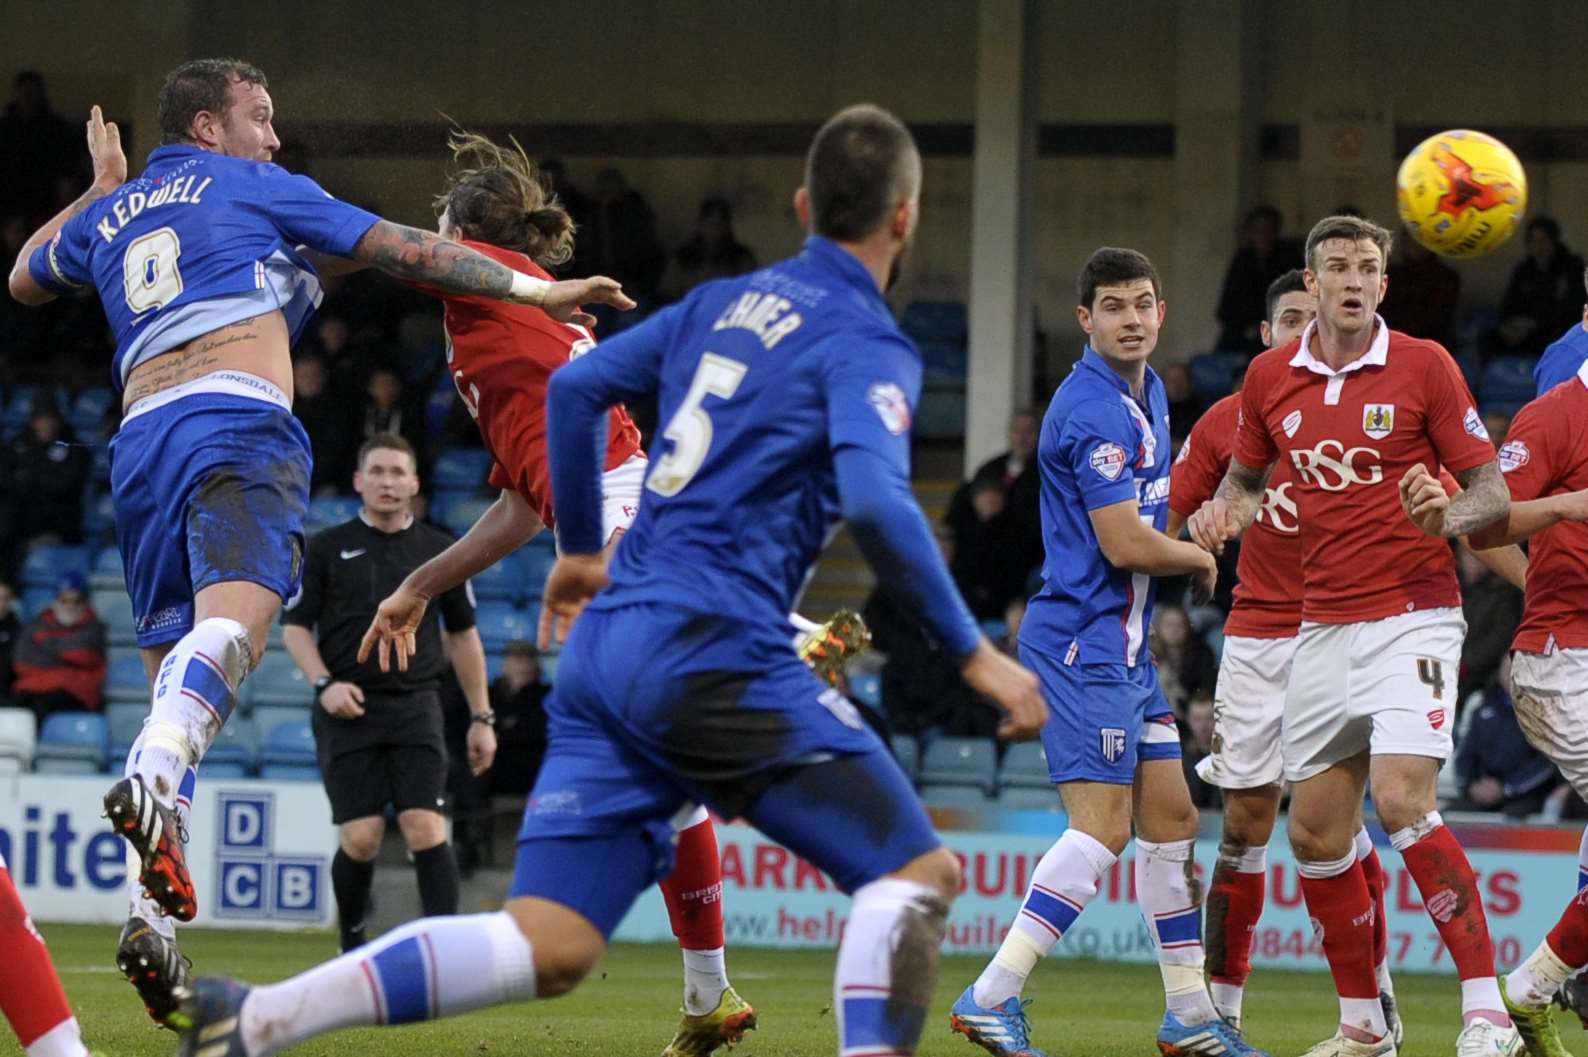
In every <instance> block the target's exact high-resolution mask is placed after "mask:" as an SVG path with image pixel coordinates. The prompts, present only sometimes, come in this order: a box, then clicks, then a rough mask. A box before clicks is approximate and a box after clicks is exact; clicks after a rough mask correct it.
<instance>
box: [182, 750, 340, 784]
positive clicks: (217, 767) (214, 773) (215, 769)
mask: <svg viewBox="0 0 1588 1057" xmlns="http://www.w3.org/2000/svg"><path fill="white" fill-rule="evenodd" d="M203 773H204V778H205V780H206V781H213V780H216V779H219V780H221V781H225V780H226V779H228V778H250V777H252V776H253V773H254V769H253V768H252V767H249V766H247V765H245V764H241V763H236V762H234V761H231V760H217V761H213V762H212V761H211V760H210V758H209V757H208V756H205V757H204V764H203ZM314 773H315V777H319V774H320V772H319V771H318V770H316V771H315V772H314ZM288 780H289V781H290V780H292V779H288Z"/></svg>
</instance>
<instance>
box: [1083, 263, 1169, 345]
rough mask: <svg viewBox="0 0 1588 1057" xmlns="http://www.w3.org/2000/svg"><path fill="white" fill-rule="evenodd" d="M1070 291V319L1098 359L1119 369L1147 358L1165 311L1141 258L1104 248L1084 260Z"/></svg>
mask: <svg viewBox="0 0 1588 1057" xmlns="http://www.w3.org/2000/svg"><path fill="white" fill-rule="evenodd" d="M1075 286H1076V294H1077V295H1078V296H1079V298H1080V300H1079V301H1078V302H1077V304H1076V306H1075V318H1076V320H1077V321H1079V322H1080V324H1081V329H1082V330H1084V331H1086V333H1087V336H1088V338H1090V341H1091V346H1092V348H1093V349H1094V350H1095V351H1096V352H1097V354H1098V355H1100V356H1103V357H1105V358H1107V359H1109V360H1113V361H1116V362H1120V363H1140V362H1142V361H1145V360H1146V359H1147V357H1148V356H1151V355H1152V350H1153V349H1155V348H1157V346H1158V328H1160V327H1162V326H1163V317H1164V311H1165V310H1166V308H1167V305H1166V303H1165V302H1164V300H1163V288H1162V285H1161V284H1160V283H1159V282H1158V269H1156V268H1154V267H1153V266H1152V261H1150V260H1148V259H1147V256H1146V254H1143V253H1138V252H1136V251H1135V250H1127V249H1120V248H1118V247H1115V246H1104V247H1102V248H1101V249H1099V250H1098V251H1097V252H1095V253H1093V254H1092V255H1091V256H1090V257H1088V258H1087V259H1086V266H1085V267H1083V268H1082V269H1081V274H1080V277H1079V278H1078V279H1077V280H1076V283H1075Z"/></svg>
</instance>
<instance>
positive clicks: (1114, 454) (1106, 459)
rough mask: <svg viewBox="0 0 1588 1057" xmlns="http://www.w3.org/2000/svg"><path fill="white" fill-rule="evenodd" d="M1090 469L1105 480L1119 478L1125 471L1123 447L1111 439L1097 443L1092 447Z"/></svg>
mask: <svg viewBox="0 0 1588 1057" xmlns="http://www.w3.org/2000/svg"><path fill="white" fill-rule="evenodd" d="M1092 469H1094V470H1096V471H1097V473H1098V475H1099V476H1101V477H1102V478H1104V479H1105V480H1108V481H1117V480H1119V475H1120V474H1122V473H1124V472H1125V449H1124V448H1121V447H1120V446H1119V445H1118V444H1115V443H1114V442H1113V441H1108V442H1107V443H1104V444H1099V445H1098V446H1097V447H1095V448H1093V449H1092Z"/></svg>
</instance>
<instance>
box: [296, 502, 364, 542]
mask: <svg viewBox="0 0 1588 1057" xmlns="http://www.w3.org/2000/svg"><path fill="white" fill-rule="evenodd" d="M363 506H364V501H363V500H362V499H359V498H358V497H357V496H346V495H322V496H315V497H314V498H313V499H311V500H309V513H308V517H307V518H305V519H304V530H305V531H306V532H308V533H309V534H310V535H313V534H314V533H316V532H319V531H320V530H321V529H328V528H330V527H331V526H332V525H340V524H341V523H342V522H344V521H352V520H353V519H354V518H356V517H358V512H359V510H360V509H362V508H363Z"/></svg>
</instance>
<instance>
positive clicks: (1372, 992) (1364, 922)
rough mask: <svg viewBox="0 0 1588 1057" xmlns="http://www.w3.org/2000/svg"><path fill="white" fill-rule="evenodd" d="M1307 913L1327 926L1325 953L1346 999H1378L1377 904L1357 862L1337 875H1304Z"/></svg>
mask: <svg viewBox="0 0 1588 1057" xmlns="http://www.w3.org/2000/svg"><path fill="white" fill-rule="evenodd" d="M1301 894H1302V895H1303V896H1304V897H1305V898H1306V901H1307V913H1308V914H1310V915H1311V916H1312V919H1313V920H1314V921H1315V922H1317V924H1318V927H1319V928H1320V929H1322V930H1323V956H1324V957H1325V958H1327V959H1328V961H1329V971H1330V972H1331V973H1333V974H1334V989H1335V991H1337V992H1338V993H1339V995H1340V997H1341V998H1342V999H1367V998H1370V999H1372V1000H1373V1001H1374V1002H1375V1003H1376V1002H1377V1001H1378V977H1377V976H1376V975H1375V974H1374V972H1373V965H1374V962H1373V918H1374V917H1376V916H1377V914H1378V911H1377V908H1376V907H1374V905H1373V896H1372V894H1371V893H1370V892H1368V890H1367V880H1366V878H1364V877H1363V875H1362V870H1361V869H1360V868H1359V867H1358V865H1357V864H1356V863H1352V864H1351V867H1350V869H1348V870H1346V871H1345V872H1344V873H1341V874H1337V875H1335V876H1334V877H1305V876H1304V877H1302V879H1301Z"/></svg>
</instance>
